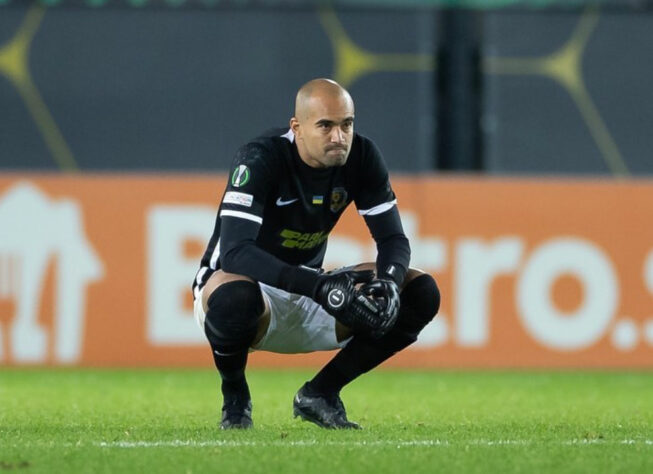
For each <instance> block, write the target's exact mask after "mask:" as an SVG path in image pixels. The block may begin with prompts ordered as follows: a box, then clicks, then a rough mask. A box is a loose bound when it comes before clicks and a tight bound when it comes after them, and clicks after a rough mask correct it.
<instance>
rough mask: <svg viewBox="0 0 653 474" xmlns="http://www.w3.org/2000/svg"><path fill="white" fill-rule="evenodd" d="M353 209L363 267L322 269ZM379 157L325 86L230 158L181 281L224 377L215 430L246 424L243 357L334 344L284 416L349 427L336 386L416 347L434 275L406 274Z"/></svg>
mask: <svg viewBox="0 0 653 474" xmlns="http://www.w3.org/2000/svg"><path fill="white" fill-rule="evenodd" d="M352 201H353V202H354V203H355V205H356V208H357V209H358V213H359V214H360V215H362V216H363V218H364V220H365V223H366V224H367V227H368V228H369V230H370V232H371V234H372V237H373V238H374V240H375V242H376V246H377V251H378V254H377V258H376V262H375V263H362V264H359V265H356V266H353V267H348V268H344V269H340V270H337V271H333V272H326V273H325V272H323V271H322V270H321V266H322V261H323V258H324V254H325V251H326V244H327V242H326V240H327V236H328V234H329V233H330V232H331V230H332V229H333V227H334V226H335V224H336V222H337V221H338V219H339V218H340V216H341V215H342V213H343V211H344V210H345V208H346V207H347V205H348V204H349V203H351V202H352ZM396 202H397V201H396V198H395V195H394V192H393V191H392V188H391V186H390V183H389V180H388V172H387V169H386V167H385V164H384V162H383V158H382V157H381V153H380V152H379V150H378V149H377V147H376V146H375V145H374V143H373V142H372V141H371V140H370V139H368V138H366V137H364V136H362V135H359V134H358V133H355V132H354V103H353V101H352V98H351V96H350V95H349V93H348V92H347V91H346V90H345V89H343V88H342V87H341V86H340V85H338V84H337V83H335V82H334V81H331V80H328V79H315V80H312V81H310V82H308V83H306V84H305V85H304V86H302V87H301V89H300V90H299V91H298V93H297V98H296V102H295V116H294V117H293V118H291V119H290V129H287V128H286V129H283V130H276V131H271V132H269V133H267V134H265V135H264V136H261V137H259V138H256V139H254V140H252V141H251V142H249V143H247V144H246V145H244V146H243V147H242V148H240V149H239V150H238V152H237V153H236V156H235V158H234V161H233V167H232V169H231V172H230V176H229V182H228V184H227V187H226V190H225V192H224V194H223V196H222V201H221V204H220V207H219V210H218V215H217V217H216V221H215V228H214V231H213V235H212V237H211V239H210V241H209V243H208V246H207V249H206V251H205V253H204V255H203V257H202V261H201V266H200V269H199V270H198V272H197V274H196V277H195V280H194V282H193V296H194V298H195V317H196V318H197V320H198V322H199V323H200V325H201V327H202V329H203V330H204V332H205V334H206V337H207V339H208V341H209V344H210V346H211V350H212V353H213V358H214V361H215V365H216V367H217V369H218V371H219V373H220V377H221V380H222V385H221V389H222V395H223V407H222V421H221V427H222V428H223V429H232V428H249V427H251V426H252V402H251V396H250V392H249V387H248V385H247V379H246V377H245V366H246V363H247V354H248V352H249V351H250V350H263V351H272V352H279V353H302V352H312V351H320V350H332V349H338V348H340V351H339V352H338V353H337V354H336V355H335V357H334V358H333V359H332V360H331V361H330V362H329V363H328V364H327V365H326V366H325V367H324V368H322V370H320V372H319V373H318V374H317V375H316V376H315V377H314V378H313V379H312V380H310V381H308V382H306V383H305V384H304V385H303V386H302V387H301V388H300V389H299V391H298V392H297V394H296V395H295V398H294V400H293V410H294V415H295V416H299V417H301V418H302V419H304V420H307V421H311V422H313V423H315V424H317V425H319V426H321V427H324V428H359V426H358V424H356V423H354V422H352V421H349V420H348V419H347V414H346V412H345V407H344V405H343V403H342V400H341V399H340V395H339V394H340V390H341V389H342V387H344V386H345V385H346V384H348V383H349V382H351V381H352V380H354V379H355V378H356V377H358V376H360V375H361V374H364V373H365V372H367V371H369V370H371V369H373V368H374V367H376V366H377V365H379V364H381V363H382V362H383V361H385V360H386V359H388V358H389V357H391V356H392V355H393V354H395V353H396V352H398V351H400V350H402V349H404V348H405V347H407V346H408V345H410V344H411V343H413V342H414V341H415V340H416V339H417V335H418V334H419V332H420V331H421V330H422V329H423V328H424V326H426V324H427V323H428V322H429V321H431V319H433V317H434V316H435V314H436V313H437V311H438V308H439V305H440V295H439V291H438V287H437V285H436V283H435V280H434V279H433V278H432V277H431V276H430V275H428V274H426V273H423V272H421V271H419V270H415V269H411V268H409V267H408V264H409V260H410V247H409V244H408V240H407V238H406V236H405V235H404V232H403V229H402V226H401V221H400V219H399V212H398V210H397V205H396Z"/></svg>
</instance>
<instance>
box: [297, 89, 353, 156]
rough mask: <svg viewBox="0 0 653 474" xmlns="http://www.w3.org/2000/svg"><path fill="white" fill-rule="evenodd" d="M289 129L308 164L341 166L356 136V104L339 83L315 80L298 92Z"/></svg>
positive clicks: (298, 149)
mask: <svg viewBox="0 0 653 474" xmlns="http://www.w3.org/2000/svg"><path fill="white" fill-rule="evenodd" d="M290 128H291V129H292V131H293V133H294V134H295V141H296V143H297V151H298V152H299V156H300V158H301V159H302V161H304V162H305V163H306V164H308V165H309V166H311V167H313V168H326V167H330V166H342V165H344V164H345V163H346V161H347V157H348V156H349V151H350V150H351V145H352V141H353V137H354V101H353V100H352V98H351V96H350V95H349V92H347V90H346V89H345V88H344V87H342V86H341V85H340V84H338V83H337V82H335V81H332V80H331V79H322V78H320V79H313V80H312V81H309V82H307V83H306V84H304V85H303V86H302V87H301V88H300V89H299V91H297V97H296V98H295V116H294V117H293V118H291V119H290Z"/></svg>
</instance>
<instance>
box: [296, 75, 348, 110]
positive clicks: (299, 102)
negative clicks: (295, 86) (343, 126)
mask: <svg viewBox="0 0 653 474" xmlns="http://www.w3.org/2000/svg"><path fill="white" fill-rule="evenodd" d="M324 99H330V100H336V101H338V100H340V101H344V102H348V103H349V104H350V105H351V108H352V112H353V109H354V101H353V100H352V98H351V96H350V95H349V92H347V90H346V89H345V88H344V87H342V86H341V85H340V84H338V83H337V82H336V81H333V80H331V79H323V78H320V79H313V80H312V81H308V82H307V83H306V84H304V85H303V86H302V87H300V88H299V91H297V97H296V98H295V117H297V118H299V119H303V118H304V117H306V115H307V114H309V113H310V111H311V106H312V104H313V102H314V101H315V100H324Z"/></svg>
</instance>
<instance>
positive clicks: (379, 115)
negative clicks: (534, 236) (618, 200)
mask: <svg viewBox="0 0 653 474" xmlns="http://www.w3.org/2000/svg"><path fill="white" fill-rule="evenodd" d="M18 5H19V4H18V3H11V4H10V6H5V7H4V8H0V168H3V169H28V170H37V169H46V170H47V169H52V170H55V169H81V170H148V171H149V170H163V171H167V170H170V171H198V170H224V169H226V168H227V167H228V166H229V162H230V160H231V156H232V155H233V152H234V151H235V150H236V149H237V148H238V146H239V145H241V144H242V143H243V142H244V141H246V140H247V139H249V138H251V137H253V136H255V135H256V134H258V133H259V132H261V131H263V130H266V129H268V128H270V127H273V126H284V125H285V124H287V123H288V119H289V118H290V116H291V115H292V110H293V101H294V94H295V91H296V90H297V88H298V87H299V86H300V85H301V84H302V83H304V82H305V81H307V80H309V79H311V78H314V77H319V76H327V77H333V78H334V79H336V80H338V81H339V82H341V83H342V84H343V85H344V86H345V87H347V88H348V89H349V90H350V92H351V93H352V95H353V97H354V100H355V102H356V121H357V123H356V127H357V130H358V131H360V132H362V133H365V134H367V135H369V136H370V137H372V138H373V139H374V140H375V141H376V142H377V143H378V144H379V145H380V146H381V149H382V150H383V152H384V154H385V156H386V159H387V161H388V164H389V166H390V168H391V170H393V171H398V172H418V171H433V170H434V169H436V168H438V167H439V168H442V169H454V170H456V169H462V170H466V169H467V170H469V169H477V170H481V171H485V172H489V173H495V174H500V173H501V174H503V173H563V174H586V173H589V174H606V175H628V174H633V175H647V174H651V173H653V157H652V156H651V150H652V149H653V134H652V133H650V124H651V123H653V104H652V102H653V92H652V90H651V89H652V88H651V84H653V62H652V61H651V60H650V59H651V45H653V15H652V14H651V13H650V12H651V10H645V9H642V10H630V9H628V8H625V7H624V8H620V9H617V8H616V7H615V8H610V9H604V10H600V9H578V8H574V9H569V10H561V9H557V10H546V9H542V10H524V9H522V10H515V9H512V10H495V11H484V12H480V11H475V12H471V11H469V12H468V14H469V15H470V16H471V15H473V16H474V19H473V21H471V22H466V21H465V19H464V15H465V11H462V14H463V18H461V16H460V15H448V14H443V13H441V12H438V11H436V10H427V9H425V10H415V9H410V8H405V9H400V10H397V9H395V10H392V9H380V10H373V9H351V8H348V9H340V10H331V9H323V10H321V9H313V8H294V9H293V8H280V9H272V8H253V9H251V8H250V9H246V8H240V9H238V8H216V9H211V8H205V9H200V8H197V9H193V8H185V9H183V8H182V9H175V8H146V9H138V8H126V7H122V8H120V7H116V8H97V9H93V8H83V7H59V8H51V9H45V10H42V9H37V8H36V9H35V8H31V9H30V8H25V7H20V6H18ZM21 5H22V4H21ZM451 18H457V20H456V21H459V22H460V24H462V25H467V26H465V27H464V28H461V29H460V31H459V32H456V29H455V28H453V29H451V26H452V23H447V22H449V21H450V20H451ZM461 20H462V21H461ZM470 25H471V26H472V28H473V30H472V29H469V28H470ZM447 28H449V29H447ZM443 32H447V34H442V33H443ZM461 35H462V36H461ZM472 35H473V38H472V41H470V37H471V36H472ZM443 41H446V42H452V41H453V42H456V41H458V42H459V43H460V44H463V43H464V44H465V45H467V46H466V47H465V48H463V49H462V51H469V52H470V55H473V57H472V61H475V63H474V64H475V66H474V64H471V63H465V59H464V58H462V60H461V61H462V62H459V63H458V64H467V67H466V68H461V69H460V70H467V71H473V72H474V74H477V77H466V78H464V80H463V78H460V80H459V81H458V80H456V74H458V73H457V72H456V71H452V70H449V69H447V70H445V69H446V68H449V67H452V65H455V64H456V62H455V61H449V62H447V61H444V60H443V58H444V57H446V55H443V54H442V51H461V49H460V48H458V49H456V48H455V47H452V48H449V49H447V48H443V44H442V43H443ZM475 42H478V48H476V46H475ZM20 46H25V48H24V50H22V53H21V48H20ZM444 46H446V45H444ZM454 46H455V45H454ZM21 58H22V59H21ZM21 60H24V64H23V63H21ZM443 78H447V80H448V82H447V83H446V84H445V83H443ZM461 84H464V86H463V87H460V85H461ZM465 88H475V89H474V90H473V91H471V92H470V94H469V95H465V94H464V89H465ZM450 91H457V92H456V93H457V94H462V95H459V96H458V100H451V101H445V100H442V98H443V97H449V96H448V95H447V94H450ZM443 94H444V96H443ZM470 99H471V100H475V101H477V103H476V104H470V103H469V102H465V101H466V100H470ZM461 103H462V104H465V103H466V104H468V105H467V106H465V107H468V108H467V111H468V112H467V114H468V115H467V117H471V118H472V120H471V121H466V120H462V119H459V120H448V119H449V118H456V117H458V118H460V117H463V118H464V117H465V116H464V110H462V109H461V108H460V107H459V106H458V105H456V104H461ZM470 111H471V112H470ZM467 123H469V125H466V124H467ZM438 124H440V125H441V126H440V127H438ZM465 126H469V127H470V128H471V127H477V132H478V133H476V134H473V133H470V134H468V133H467V131H466V130H464V129H461V128H460V127H465ZM452 127H453V128H452ZM455 127H458V129H456V128H455ZM467 136H471V137H475V138H473V139H474V140H476V139H478V143H474V144H473V146H464V145H465V143H461V142H460V140H465V139H466V138H465V137H467ZM456 137H457V138H456ZM461 137H462V138H461ZM453 140H458V142H456V143H454V142H453ZM470 140H471V139H470ZM452 150H454V151H453V152H451V151H452ZM455 150H466V153H467V154H469V152H470V150H471V153H477V156H464V157H463V156H459V155H461V154H462V151H461V152H458V151H455ZM445 151H448V152H449V153H448V154H446V153H445ZM470 163H471V164H470Z"/></svg>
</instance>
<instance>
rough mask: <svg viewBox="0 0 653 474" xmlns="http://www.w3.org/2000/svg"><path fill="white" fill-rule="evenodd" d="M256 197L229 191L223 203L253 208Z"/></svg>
mask: <svg viewBox="0 0 653 474" xmlns="http://www.w3.org/2000/svg"><path fill="white" fill-rule="evenodd" d="M253 201H254V196H252V195H251V194H246V193H239V192H237V191H227V192H226V193H225V195H224V199H223V200H222V202H223V203H224V204H238V205H239V206H245V207H252V202H253Z"/></svg>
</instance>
